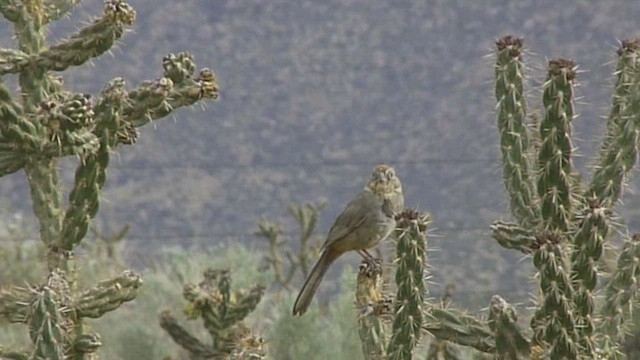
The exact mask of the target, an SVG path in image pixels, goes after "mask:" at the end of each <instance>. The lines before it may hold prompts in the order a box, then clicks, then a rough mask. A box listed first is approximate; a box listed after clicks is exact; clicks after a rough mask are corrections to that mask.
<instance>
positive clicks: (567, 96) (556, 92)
mask: <svg viewBox="0 0 640 360" xmlns="http://www.w3.org/2000/svg"><path fill="white" fill-rule="evenodd" d="M575 74H576V70H575V64H574V63H573V62H572V61H570V60H566V59H556V60H551V61H549V66H548V77H547V81H546V82H545V84H544V86H543V95H542V102H543V104H544V107H545V114H544V117H543V118H542V120H541V121H540V140H541V144H540V151H539V154H538V172H539V175H538V184H537V188H538V196H539V197H540V201H541V213H542V218H543V221H544V226H545V228H547V229H557V230H560V231H566V230H568V229H569V224H570V221H571V211H572V194H573V191H572V179H571V167H572V164H571V152H572V150H573V147H572V145H571V121H572V120H573V116H574V109H573V81H574V78H575Z"/></svg>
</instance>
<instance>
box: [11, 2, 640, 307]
mask: <svg viewBox="0 0 640 360" xmlns="http://www.w3.org/2000/svg"><path fill="white" fill-rule="evenodd" d="M130 3H131V4H132V5H133V6H134V8H135V9H136V10H137V12H138V21H137V23H136V25H135V32H134V33H131V34H128V35H127V36H125V39H124V41H123V42H122V43H121V46H120V47H119V48H118V49H116V50H115V51H114V52H113V54H112V55H113V56H104V57H102V58H100V59H99V60H97V61H95V62H94V64H93V66H92V67H83V68H78V69H75V70H73V71H72V72H71V76H69V77H67V78H66V83H67V84H70V85H71V87H73V88H74V89H75V90H77V91H82V92H91V93H96V92H98V91H99V90H100V89H101V88H102V86H103V84H104V83H105V82H107V81H108V80H110V79H112V78H113V77H116V76H123V77H124V78H125V79H126V80H127V82H128V84H129V86H133V85H135V84H136V83H138V82H140V81H143V80H145V79H149V78H155V77H157V76H158V75H159V74H160V73H161V60H162V57H163V56H164V55H166V54H167V53H169V52H178V51H183V50H185V51H189V52H191V53H193V54H194V55H195V57H196V61H197V63H198V65H199V66H208V67H211V68H212V69H213V70H214V71H215V72H216V74H217V75H218V77H219V83H220V85H221V99H220V100H219V101H218V102H217V103H215V104H211V105H210V106H209V107H207V108H206V109H200V108H196V109H191V110H182V111H180V112H178V114H177V115H176V119H175V121H171V120H169V121H163V122H158V123H157V126H156V128H155V130H150V129H145V130H143V132H142V134H141V137H140V141H139V143H138V144H139V145H137V146H133V147H130V148H127V149H125V150H124V151H123V154H122V156H121V158H120V159H119V160H118V161H116V163H115V164H114V166H113V167H112V168H111V173H110V178H109V179H108V182H107V187H106V192H105V194H106V195H105V196H106V201H104V202H103V203H102V208H101V211H100V213H99V220H98V226H99V227H100V228H101V229H104V230H105V231H109V230H110V229H116V228H118V227H119V226H122V225H124V224H126V223H130V224H131V227H132V231H131V236H130V239H131V241H130V244H133V245H135V246H136V248H138V249H140V250H144V251H150V250H153V249H156V248H159V247H161V246H164V245H167V244H184V245H187V244H193V243H203V244H215V243H220V242H237V241H239V242H243V243H250V242H255V241H257V238H256V237H255V236H254V235H252V233H253V231H254V229H255V228H256V221H257V220H258V218H259V217H261V216H265V217H268V218H272V219H273V218H280V217H282V216H284V214H286V206H287V205H288V204H289V203H292V202H304V201H317V200H320V199H327V200H328V201H329V202H328V206H327V208H326V210H325V211H324V212H323V219H322V223H321V225H320V227H319V229H320V230H321V231H323V232H324V231H326V229H327V228H328V227H329V226H330V223H331V221H332V220H333V219H334V218H335V216H336V215H337V214H338V213H339V212H340V211H341V210H342V208H343V206H344V205H345V203H346V202H347V201H348V200H349V199H350V198H351V197H352V196H353V195H354V194H355V193H356V192H358V191H359V190H360V189H361V187H362V186H363V184H364V181H365V179H366V178H367V176H368V175H369V172H370V169H371V167H372V166H373V165H375V164H376V163H379V162H389V163H391V164H393V165H394V166H395V167H396V169H397V171H398V173H399V176H400V177H401V179H402V181H403V184H404V188H405V194H406V199H407V205H409V206H417V207H419V208H420V209H424V210H428V211H430V212H431V213H432V215H433V219H434V226H435V228H436V229H435V230H434V236H433V237H432V244H433V245H434V246H435V247H437V248H438V251H436V252H433V253H432V254H431V256H430V257H431V259H432V261H431V264H432V265H433V267H434V269H433V273H434V277H435V278H434V280H435V281H436V282H438V283H441V284H444V283H446V282H454V283H456V285H457V286H458V289H459V291H460V293H461V295H462V293H464V291H465V290H464V289H473V290H478V289H483V288H484V289H485V290H486V291H487V292H486V293H480V294H479V295H478V296H480V297H481V299H479V300H481V301H482V303H485V304H486V303H488V299H489V297H490V296H491V295H492V294H493V293H494V292H496V291H497V292H501V293H507V292H510V293H511V294H512V295H513V296H517V295H516V292H513V291H512V290H513V289H514V288H515V287H520V288H521V287H522V283H523V282H522V280H523V279H524V278H525V277H526V276H527V275H528V274H529V273H528V268H526V266H525V265H524V264H522V263H519V262H518V260H519V257H518V255H517V254H513V253H510V252H507V251H504V250H501V249H500V248H499V247H498V246H497V245H496V244H495V243H494V241H493V240H492V239H490V238H489V236H488V235H487V232H488V226H489V224H490V222H491V221H492V220H494V219H497V218H500V217H507V204H506V198H505V196H504V194H503V185H502V179H501V168H500V163H499V157H500V155H499V149H498V138H497V131H496V130H495V126H494V123H495V118H494V111H493V110H494V99H493V94H492V76H493V69H492V59H491V58H490V57H487V56H486V55H488V54H491V53H492V50H493V41H494V40H495V39H496V38H497V37H499V36H502V35H506V34H510V33H513V34H516V35H522V36H524V37H525V44H526V46H527V48H528V49H529V53H528V54H527V55H526V61H527V63H528V64H529V65H530V69H529V71H528V74H529V75H530V80H531V81H530V83H531V85H532V87H530V89H532V91H531V101H530V103H529V108H530V109H535V108H536V107H538V106H539V103H540V101H539V91H538V89H537V88H534V87H533V85H538V84H539V83H540V82H541V81H542V80H543V79H544V71H543V69H544V64H545V59H547V58H551V57H558V56H563V57H569V58H573V59H575V60H576V62H577V63H578V64H580V69H581V70H583V72H582V73H581V74H580V78H579V79H580V83H581V84H582V86H581V87H580V88H579V96H581V97H582V100H581V102H580V104H579V105H578V112H579V113H580V117H579V118H578V119H577V120H576V121H575V127H576V133H577V136H578V137H579V138H580V139H581V141H580V142H578V143H577V146H578V147H579V151H580V153H581V154H583V155H585V158H581V159H578V165H579V166H580V167H581V168H582V169H585V168H586V166H587V165H588V160H589V158H590V156H591V155H593V153H594V150H595V149H596V148H597V146H598V143H599V140H600V137H599V134H601V133H602V130H603V129H604V120H603V119H602V116H603V115H606V113H607V111H608V104H609V103H610V96H611V79H612V77H611V72H612V71H613V69H612V67H611V64H610V61H611V60H612V59H613V55H614V51H615V48H616V46H617V39H620V38H625V37H630V36H636V35H640V29H639V28H638V25H637V19H638V18H640V5H638V4H637V2H635V1H622V0H620V1H582V2H574V4H573V5H568V3H564V2H557V1H551V0H542V1H533V0H528V1H518V2H515V1H506V0H484V1H474V2H471V1H462V0H447V1H445V0H436V1H430V2H429V3H428V4H425V2H424V1H417V0H411V1H397V2H393V3H391V2H387V1H363V0H346V1H332V0H323V1H320V0H316V1H310V0H301V1H295V2H293V1H287V0H270V1H259V0H245V1H227V0H217V1H204V0H199V1H198V0H191V1H179V2H177V1H169V0H153V1H152V0H137V1H136V0H131V1H130ZM101 6H102V1H100V0H85V1H83V2H82V4H81V5H80V6H78V7H77V9H76V10H75V13H74V15H73V16H72V20H69V21H67V22H62V23H61V24H56V26H55V27H54V28H53V29H52V34H51V37H52V38H54V39H55V38H62V37H65V36H66V34H69V33H70V32H72V31H74V30H75V29H76V28H77V27H78V26H79V25H80V24H81V23H82V22H84V21H86V20H87V19H89V17H90V16H91V15H93V14H97V13H98V12H99V11H100V9H101ZM0 26H2V27H1V28H0V30H1V31H0V46H2V47H11V46H12V45H13V44H12V39H11V38H10V35H11V32H10V31H9V29H8V28H6V26H7V25H6V23H2V25H0ZM71 165H73V164H72V163H71V161H70V162H69V164H65V166H71ZM71 173H72V172H71ZM23 176H24V175H23V174H22V173H18V174H14V175H11V176H9V177H6V178H4V179H3V181H2V182H0V192H1V193H2V194H3V195H4V196H3V203H2V204H1V205H3V206H4V207H7V208H10V209H13V210H14V211H23V212H27V213H28V212H29V211H30V207H29V206H30V204H29V203H28V201H29V200H28V199H29V196H28V189H27V187H26V185H25V182H24V181H21V180H22V177H23ZM632 187H637V184H632ZM636 208H638V206H637V201H634V199H633V198H631V197H629V196H628V197H627V198H626V208H625V209H626V210H625V212H626V213H627V214H635V213H636V211H634V210H633V209H636ZM623 218H625V217H623ZM627 218H628V217H627ZM636 223H637V221H636ZM34 226H35V225H34ZM636 230H637V228H636ZM498 278H500V279H501V281H500V284H497V283H496V279H498ZM436 289H437V288H436ZM436 292H437V290H436ZM519 294H520V295H522V294H526V292H524V293H523V292H521V293H519ZM467 295H468V294H465V295H464V296H463V297H466V296H467ZM507 298H508V296H507ZM525 299H526V297H525V296H524V295H522V296H520V297H518V298H516V299H508V300H517V301H524V300H525Z"/></svg>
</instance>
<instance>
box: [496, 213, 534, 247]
mask: <svg viewBox="0 0 640 360" xmlns="http://www.w3.org/2000/svg"><path fill="white" fill-rule="evenodd" d="M491 236H492V237H493V238H494V239H495V240H496V241H498V244H500V245H501V246H502V247H504V248H505V249H515V250H518V251H520V252H522V253H524V254H530V253H531V247H532V246H533V244H534V243H535V241H536V237H535V235H533V233H532V232H531V231H529V230H527V229H524V228H522V227H520V225H518V224H514V223H507V222H503V221H496V222H494V223H493V224H491Z"/></svg>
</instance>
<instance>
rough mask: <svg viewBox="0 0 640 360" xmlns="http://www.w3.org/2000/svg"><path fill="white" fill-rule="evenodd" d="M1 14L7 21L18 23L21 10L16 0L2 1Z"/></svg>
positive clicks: (0, 0)
mask: <svg viewBox="0 0 640 360" xmlns="http://www.w3.org/2000/svg"><path fill="white" fill-rule="evenodd" d="M0 13H2V16H4V17H5V19H7V20H9V21H11V22H16V21H17V20H18V18H19V17H20V10H18V1H15V0H0Z"/></svg>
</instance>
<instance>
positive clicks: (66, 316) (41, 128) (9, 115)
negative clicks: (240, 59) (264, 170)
mask: <svg viewBox="0 0 640 360" xmlns="http://www.w3.org/2000/svg"><path fill="white" fill-rule="evenodd" d="M78 2H79V1H77V0H64V1H54V2H51V1H49V2H47V1H44V0H28V1H27V0H23V1H0V13H2V15H3V16H4V18H5V19H6V20H8V21H9V22H11V23H12V24H13V28H14V32H15V35H16V39H17V42H18V49H0V119H2V121H1V122H0V176H2V175H7V174H10V173H13V172H16V171H19V170H21V169H23V170H24V171H25V174H26V177H27V181H28V183H29V189H30V191H31V198H32V202H33V209H34V213H35V215H36V217H37V219H38V221H39V224H40V237H41V239H42V241H43V243H44V244H45V246H46V248H47V264H48V270H49V274H48V275H47V276H46V280H44V281H43V282H42V283H41V284H38V285H31V286H29V287H28V288H13V289H8V290H4V291H2V292H0V315H1V316H3V317H6V318H7V319H8V320H9V321H11V322H18V323H24V324H26V325H28V327H29V334H30V336H31V340H32V342H33V349H32V350H28V351H25V352H20V351H18V352H15V351H14V352H11V351H8V350H4V349H3V350H0V357H3V356H14V355H15V356H18V357H19V354H31V355H30V356H31V357H33V358H50V359H63V358H64V359H81V358H85V356H86V355H87V354H90V353H93V352H95V351H97V349H98V348H99V346H100V345H101V342H100V337H99V335H98V334H94V333H86V332H85V329H84V326H83V318H86V317H90V318H96V317H100V316H102V315H103V314H104V313H106V312H108V311H112V310H114V309H116V308H118V307H119V306H120V305H121V304H122V303H123V302H126V301H131V300H133V299H134V298H135V297H136V295H137V292H138V289H139V287H140V286H141V285H142V279H141V277H140V275H138V274H135V273H133V272H130V271H126V272H124V273H123V274H122V275H120V276H118V277H116V278H113V279H110V280H105V281H103V282H100V283H99V284H97V285H96V286H94V287H93V288H91V289H88V290H84V291H83V290H81V289H78V286H77V284H75V283H74V282H73V279H74V276H73V274H72V272H73V267H72V266H70V261H71V260H72V259H73V256H74V250H75V248H76V247H77V246H78V244H79V243H80V242H81V241H82V240H83V238H84V237H85V235H86V233H87V229H88V228H89V224H90V222H91V220H92V219H93V218H94V217H95V216H96V213H97V211H98V209H99V199H100V191H101V190H102V187H103V186H104V184H105V181H106V177H107V167H108V165H109V160H110V154H111V153H112V152H113V151H114V150H116V149H117V147H118V146H119V145H121V144H133V143H134V142H135V140H136V130H135V129H136V128H138V127H141V126H143V125H145V124H148V123H149V122H151V121H152V120H155V119H159V118H161V117H164V116H166V115H167V114H169V113H170V112H171V111H173V110H174V109H177V108H178V107H181V106H186V105H191V104H193V103H195V102H197V101H199V100H202V99H204V98H209V99H215V98H216V97H217V84H216V81H215V76H214V75H213V73H212V72H211V71H209V70H208V69H203V70H201V71H200V73H199V75H196V74H195V64H194V62H193V59H192V57H191V56H190V55H189V54H187V53H181V54H179V55H169V56H167V57H166V58H165V59H164V62H163V67H164V74H163V75H162V77H160V78H159V79H158V80H155V81H149V82H145V83H143V84H142V85H141V86H140V87H139V88H137V89H133V90H126V89H125V84H124V81H123V80H122V79H119V78H117V79H114V80H112V81H111V82H110V83H109V84H107V86H105V88H104V89H103V90H102V92H101V93H100V94H99V95H98V96H97V98H96V99H95V100H94V99H93V98H92V97H91V96H90V95H87V94H79V93H74V92H71V91H68V90H65V88H64V87H63V82H62V78H61V77H59V76H58V75H56V74H55V73H54V72H56V73H59V72H63V71H65V70H67V69H69V68H71V67H75V66H79V65H82V64H84V63H86V62H88V61H91V60H92V59H94V58H96V57H98V56H100V55H102V54H104V53H105V52H107V51H109V49H110V48H111V47H112V46H113V45H114V44H115V43H116V41H117V40H118V39H120V38H121V37H122V35H124V33H125V30H126V29H127V27H129V26H131V25H132V24H133V22H134V21H135V18H136V12H135V11H134V10H133V8H132V7H131V6H130V5H129V4H127V3H126V2H125V1H123V0H107V1H106V2H105V5H104V9H103V14H102V16H100V17H98V18H96V19H95V20H94V21H93V22H92V23H91V24H89V25H87V26H85V27H84V28H82V29H80V30H79V31H78V32H77V33H75V34H73V35H71V36H70V37H69V38H68V39H66V40H63V41H61V42H60V43H58V44H54V45H51V46H49V45H47V44H46V34H47V32H48V29H47V27H48V25H49V23H50V22H52V21H56V20H58V19H60V18H62V17H64V16H65V15H66V14H68V13H69V11H70V10H71V8H72V7H73V6H74V5H76V4H77V3H78ZM5 75H17V78H18V83H19V86H20V91H19V92H18V94H19V96H13V95H12V94H11V93H10V92H9V91H8V90H7V89H6V87H5V86H4V85H3V84H2V80H3V78H4V76H5ZM66 156H75V157H78V158H79V162H78V167H77V169H76V174H75V180H74V184H73V187H72V190H71V192H70V193H69V195H68V198H69V201H68V205H66V206H65V205H64V201H63V200H62V199H63V191H62V187H61V184H60V180H59V179H60V175H59V168H58V161H59V159H61V158H62V157H66Z"/></svg>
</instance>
